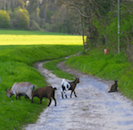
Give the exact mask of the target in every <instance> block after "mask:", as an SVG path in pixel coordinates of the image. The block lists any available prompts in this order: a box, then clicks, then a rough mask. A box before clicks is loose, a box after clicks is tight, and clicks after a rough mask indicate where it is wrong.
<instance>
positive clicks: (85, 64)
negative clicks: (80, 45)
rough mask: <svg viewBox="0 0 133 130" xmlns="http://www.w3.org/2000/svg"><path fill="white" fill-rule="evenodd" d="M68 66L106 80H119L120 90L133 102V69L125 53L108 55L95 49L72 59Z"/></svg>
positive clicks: (67, 62) (69, 60)
mask: <svg viewBox="0 0 133 130" xmlns="http://www.w3.org/2000/svg"><path fill="white" fill-rule="evenodd" d="M66 64H68V65H69V66H70V67H72V68H75V69H77V70H80V71H82V72H83V73H86V74H90V75H95V76H97V77H100V78H103V79H106V80H118V89H119V91H120V92H121V93H122V94H123V95H125V96H126V97H128V98H130V99H131V100H133V86H132V84H133V67H132V65H131V63H130V62H129V61H128V60H127V57H126V55H124V53H120V54H114V53H112V52H110V53H109V54H108V55H104V54H103V50H102V49H100V48H97V49H96V48H95V49H94V50H91V51H90V52H88V53H86V54H82V55H80V56H74V57H70V58H69V59H68V60H67V61H66Z"/></svg>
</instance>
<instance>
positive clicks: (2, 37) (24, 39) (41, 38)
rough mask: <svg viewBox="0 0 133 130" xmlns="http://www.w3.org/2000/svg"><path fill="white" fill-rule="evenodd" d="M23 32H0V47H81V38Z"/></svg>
mask: <svg viewBox="0 0 133 130" xmlns="http://www.w3.org/2000/svg"><path fill="white" fill-rule="evenodd" d="M12 32H13V33H12ZM24 32H25V33H24ZM24 32H23V33H22V34H21V33H18V34H17V31H16V33H15V32H14V31H10V33H11V34H8V30H7V32H6V31H3V34H2V31H0V45H40V44H45V45H82V37H81V36H75V35H59V33H58V34H56V33H46V32H42V33H40V32H37V34H33V32H31V31H24ZM27 32H29V33H27ZM30 33H31V34H30ZM49 34H50V35H49Z"/></svg>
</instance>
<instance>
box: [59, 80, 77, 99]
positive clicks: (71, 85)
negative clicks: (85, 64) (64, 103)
mask: <svg viewBox="0 0 133 130" xmlns="http://www.w3.org/2000/svg"><path fill="white" fill-rule="evenodd" d="M65 82H67V81H65ZM77 83H79V78H76V79H75V80H74V81H73V82H68V84H70V87H69V86H68V84H66V83H65V85H66V86H64V84H63V83H62V85H61V94H62V98H64V97H63V94H65V97H66V98H67V95H66V93H65V91H67V90H66V88H67V89H68V90H71V94H70V98H72V93H74V95H75V97H77V95H76V92H75V88H76V85H77Z"/></svg>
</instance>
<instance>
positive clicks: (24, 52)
mask: <svg viewBox="0 0 133 130" xmlns="http://www.w3.org/2000/svg"><path fill="white" fill-rule="evenodd" d="M7 31H9V30H6V31H4V30H2V32H3V33H2V32H1V31H0V32H1V34H0V44H1V43H3V44H4V45H1V46H0V78H1V82H0V99H1V102H0V122H1V123H0V129H1V130H19V129H22V127H23V126H24V125H26V124H28V123H34V122H35V121H36V119H37V118H38V115H39V114H40V112H41V111H43V109H44V108H45V107H46V105H47V103H48V100H45V101H43V104H42V105H40V101H39V99H38V98H34V103H33V104H32V103H31V102H30V99H25V98H24V97H22V98H21V100H16V99H15V97H14V96H12V97H11V98H7V96H6V91H5V89H8V88H9V87H10V86H12V85H13V83H14V82H22V81H29V82H31V83H33V84H36V85H37V86H38V87H44V86H46V85H47V83H46V80H45V78H44V77H43V76H42V75H41V74H40V73H39V72H38V71H37V70H36V69H35V68H34V67H33V64H34V63H35V62H38V61H43V60H52V59H57V58H62V57H65V56H68V55H72V54H74V53H77V52H79V51H80V50H81V49H82V46H80V45H79V44H78V45H76V41H75V43H74V44H75V45H66V44H65V43H63V42H62V45H56V42H55V43H54V45H48V44H47V45H45V40H44V41H43V42H44V44H43V45H38V40H36V37H33V35H32V33H33V32H30V31H24V32H25V33H23V32H21V31H16V30H15V31H12V30H10V31H9V32H10V33H11V34H10V33H9V32H8V33H9V34H8V35H10V39H12V40H9V41H8V43H9V44H10V45H6V43H7V41H5V40H4V37H5V34H4V32H6V33H7ZM19 33H23V36H21V37H19V36H18V34H19ZM26 33H29V35H28V34H27V35H28V36H29V37H30V38H28V40H27V41H26V39H25V41H24V39H23V38H22V37H25V35H24V34H26ZM39 33H40V32H34V35H35V36H36V35H37V36H40V35H39ZM2 35H3V36H2ZM11 35H12V36H11ZM21 35H22V34H21ZM28 36H27V37H28ZM42 36H43V35H42ZM15 37H16V38H15ZM51 37H52V35H51ZM53 37H54V38H55V35H53ZM58 37H59V36H58ZM61 37H62V35H61ZM71 37H73V36H71ZM21 38H22V39H21ZM33 38H34V42H35V43H36V45H32V43H31V44H29V45H23V42H24V43H28V42H29V41H30V39H31V41H33ZM73 38H75V36H74V37H73ZM7 39H8V37H7ZM13 39H14V40H13ZM54 40H55V39H54ZM57 40H58V39H57ZM49 41H50V39H49ZM68 41H69V42H70V43H71V38H70V39H67V42H68ZM20 42H21V43H22V45H20ZM51 42H53V40H51ZM73 42H74V40H73ZM14 43H18V44H16V45H14Z"/></svg>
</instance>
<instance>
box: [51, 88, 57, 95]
mask: <svg viewBox="0 0 133 130" xmlns="http://www.w3.org/2000/svg"><path fill="white" fill-rule="evenodd" d="M55 90H57V88H56V87H55V88H53V92H52V95H51V96H52V97H55Z"/></svg>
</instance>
